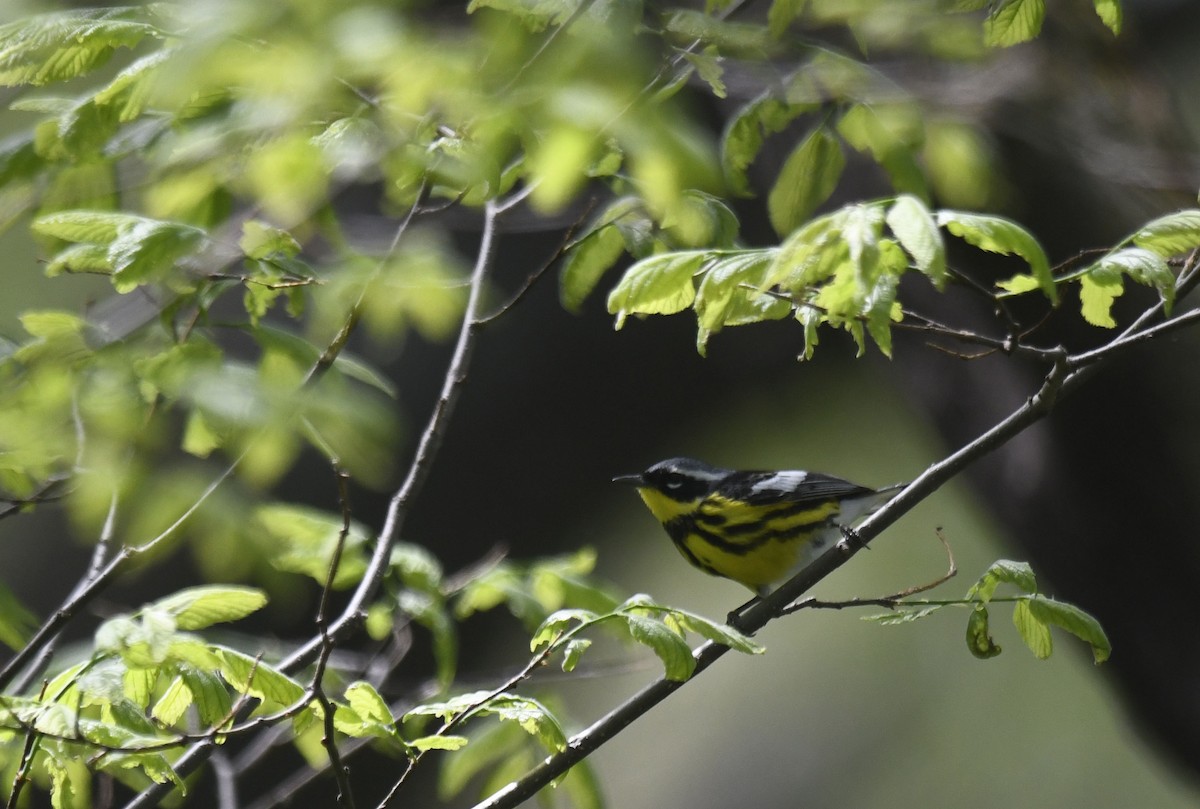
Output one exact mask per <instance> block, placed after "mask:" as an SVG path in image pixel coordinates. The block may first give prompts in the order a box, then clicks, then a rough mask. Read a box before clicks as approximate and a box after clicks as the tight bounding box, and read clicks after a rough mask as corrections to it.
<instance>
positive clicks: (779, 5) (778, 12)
mask: <svg viewBox="0 0 1200 809" xmlns="http://www.w3.org/2000/svg"><path fill="white" fill-rule="evenodd" d="M807 2H808V0H772V2H771V8H770V10H769V11H767V31H769V32H770V34H771V36H773V37H775V38H776V39H778V38H779V37H781V36H783V35H784V34H785V33H786V32H787V29H788V27H789V26H790V25H791V24H792V21H793V20H795V19H797V18H798V17H799V16H800V15H801V14H803V13H804V6H805V4H806V3H807Z"/></svg>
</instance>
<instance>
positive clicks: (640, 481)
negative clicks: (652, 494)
mask: <svg viewBox="0 0 1200 809" xmlns="http://www.w3.org/2000/svg"><path fill="white" fill-rule="evenodd" d="M612 482H613V483H628V484H630V485H632V486H644V485H646V479H645V478H644V477H643V476H642V475H641V473H638V474H636V475H617V476H616V477H615V478H613V479H612Z"/></svg>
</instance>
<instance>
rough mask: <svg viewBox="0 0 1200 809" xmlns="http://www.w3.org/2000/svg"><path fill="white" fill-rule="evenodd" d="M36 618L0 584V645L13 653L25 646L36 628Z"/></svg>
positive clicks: (10, 591)
mask: <svg viewBox="0 0 1200 809" xmlns="http://www.w3.org/2000/svg"><path fill="white" fill-rule="evenodd" d="M37 625H38V621H37V617H36V616H35V615H34V614H33V613H32V612H30V611H29V610H28V609H26V607H25V605H24V604H22V603H21V601H20V600H19V599H18V598H17V597H16V596H15V595H14V594H13V592H12V590H10V589H8V586H7V585H5V584H4V583H3V582H0V643H3V644H4V645H5V646H7V647H8V648H10V649H12V650H13V651H14V652H15V651H18V650H19V649H20V648H21V647H22V646H24V645H25V643H26V641H28V640H29V638H30V636H31V635H32V633H33V630H34V629H35V628H37Z"/></svg>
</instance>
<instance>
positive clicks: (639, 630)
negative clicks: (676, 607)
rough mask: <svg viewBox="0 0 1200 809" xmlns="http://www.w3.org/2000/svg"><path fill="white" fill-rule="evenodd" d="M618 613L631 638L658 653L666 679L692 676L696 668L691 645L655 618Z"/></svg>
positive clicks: (682, 678) (677, 679) (681, 679)
mask: <svg viewBox="0 0 1200 809" xmlns="http://www.w3.org/2000/svg"><path fill="white" fill-rule="evenodd" d="M620 615H621V618H622V619H623V620H624V621H625V623H626V624H627V625H628V627H629V633H630V635H632V636H633V639H634V640H636V641H637V642H638V643H640V644H642V645H643V646H648V647H649V648H650V649H651V651H653V652H654V654H656V655H658V659H659V660H661V661H662V664H663V669H664V675H665V676H666V678H667V679H668V680H675V681H677V682H682V681H684V680H686V679H688V678H689V677H691V676H692V672H693V671H695V670H696V659H695V658H694V657H692V650H691V647H689V646H688V645H687V643H686V642H685V641H684V639H683V638H681V637H680V636H679V634H678V633H677V632H674V631H672V630H671V629H670V628H669V627H668V626H667V625H666V624H664V623H663V622H662V621H660V620H658V619H657V618H652V617H648V616H644V615H635V614H632V613H628V612H623V613H621V614H620Z"/></svg>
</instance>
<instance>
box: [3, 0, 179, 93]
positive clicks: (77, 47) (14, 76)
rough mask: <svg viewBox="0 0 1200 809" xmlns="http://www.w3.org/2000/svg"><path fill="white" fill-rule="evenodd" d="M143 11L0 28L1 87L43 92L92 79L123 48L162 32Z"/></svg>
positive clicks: (39, 19) (40, 18)
mask: <svg viewBox="0 0 1200 809" xmlns="http://www.w3.org/2000/svg"><path fill="white" fill-rule="evenodd" d="M144 13H145V11H144V10H143V9H139V8H129V7H124V8H113V9H90V10H85V11H68V12H62V13H54V14H41V15H37V16H34V17H27V18H25V19H22V20H17V21H16V22H12V23H8V24H7V25H0V85H7V86H9V87H13V86H16V85H20V84H32V85H35V86H40V85H44V84H50V83H53V82H60V81H65V80H67V79H72V78H75V77H76V76H81V75H83V74H85V73H88V72H90V71H92V70H94V69H95V68H97V67H99V66H100V65H102V64H104V63H105V62H107V61H108V59H109V57H111V56H112V54H113V51H115V50H116V49H117V48H132V47H134V46H135V45H137V44H138V43H139V42H141V41H142V39H143V38H144V37H146V36H159V32H158V30H157V29H156V28H154V27H153V26H151V25H148V24H146V23H144V22H140V21H138V20H137V19H136V17H137V16H140V15H142V14H144Z"/></svg>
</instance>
